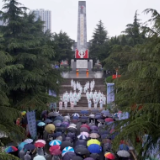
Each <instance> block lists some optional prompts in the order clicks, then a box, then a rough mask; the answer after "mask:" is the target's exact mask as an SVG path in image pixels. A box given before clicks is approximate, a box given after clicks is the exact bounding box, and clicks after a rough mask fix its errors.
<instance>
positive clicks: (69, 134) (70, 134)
mask: <svg viewBox="0 0 160 160" xmlns="http://www.w3.org/2000/svg"><path fill="white" fill-rule="evenodd" d="M67 137H70V138H72V140H75V139H76V134H75V133H72V132H69V133H68V134H67Z"/></svg>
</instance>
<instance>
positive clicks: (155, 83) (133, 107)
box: [115, 9, 160, 159]
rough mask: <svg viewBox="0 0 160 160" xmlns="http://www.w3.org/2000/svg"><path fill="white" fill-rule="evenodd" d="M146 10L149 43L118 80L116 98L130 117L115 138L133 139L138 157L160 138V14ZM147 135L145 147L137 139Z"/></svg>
mask: <svg viewBox="0 0 160 160" xmlns="http://www.w3.org/2000/svg"><path fill="white" fill-rule="evenodd" d="M146 12H147V13H149V12H151V13H152V18H151V19H150V21H152V22H153V27H152V28H150V30H148V31H149V32H148V35H149V36H148V38H147V40H146V42H145V43H144V44H141V45H140V46H139V47H137V49H136V52H135V60H134V61H132V62H130V63H129V65H128V69H127V72H126V73H125V74H124V75H123V76H122V77H121V78H120V79H118V81H117V83H118V85H117V87H118V95H117V99H116V101H117V104H118V107H119V109H122V110H125V111H128V112H129V113H130V118H129V119H127V120H124V121H122V122H120V124H119V125H120V126H124V127H123V129H121V132H120V133H119V135H118V136H117V138H116V139H115V140H117V142H118V141H119V140H120V139H122V138H125V139H128V140H130V141H131V142H132V143H133V145H134V147H135V149H136V150H137V152H138V153H139V158H138V159H144V157H142V152H143V151H144V152H146V153H147V151H148V147H150V146H151V145H152V144H153V145H155V144H156V143H157V140H158V139H159V137H160V118H159V117H160V112H159V108H160V98H159V95H160V88H159V83H160V63H159V61H160V45H159V44H160V37H159V32H160V14H159V13H158V12H157V11H156V10H153V9H147V10H146ZM126 124H127V125H126ZM144 134H147V135H149V137H148V140H147V141H146V142H145V143H144V147H142V144H141V143H137V142H136V141H135V139H136V138H137V137H138V138H139V139H140V140H141V141H142V139H143V136H144ZM142 142H143V141H142Z"/></svg>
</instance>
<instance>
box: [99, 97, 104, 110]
mask: <svg viewBox="0 0 160 160" xmlns="http://www.w3.org/2000/svg"><path fill="white" fill-rule="evenodd" d="M99 105H100V109H102V108H103V100H102V99H101V100H100V101H99Z"/></svg>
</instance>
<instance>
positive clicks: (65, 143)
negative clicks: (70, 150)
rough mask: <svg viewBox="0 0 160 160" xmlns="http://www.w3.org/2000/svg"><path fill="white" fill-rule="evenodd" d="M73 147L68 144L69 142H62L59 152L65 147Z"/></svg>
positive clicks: (71, 144) (70, 143)
mask: <svg viewBox="0 0 160 160" xmlns="http://www.w3.org/2000/svg"><path fill="white" fill-rule="evenodd" d="M68 146H70V147H73V143H72V142H70V141H63V142H62V144H61V150H63V149H64V148H65V147H68Z"/></svg>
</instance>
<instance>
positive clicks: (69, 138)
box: [65, 137, 73, 142]
mask: <svg viewBox="0 0 160 160" xmlns="http://www.w3.org/2000/svg"><path fill="white" fill-rule="evenodd" d="M65 141H70V142H73V139H72V138H71V137H66V138H65Z"/></svg>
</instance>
